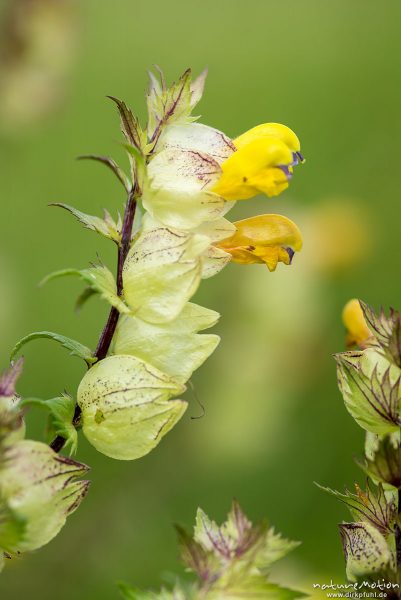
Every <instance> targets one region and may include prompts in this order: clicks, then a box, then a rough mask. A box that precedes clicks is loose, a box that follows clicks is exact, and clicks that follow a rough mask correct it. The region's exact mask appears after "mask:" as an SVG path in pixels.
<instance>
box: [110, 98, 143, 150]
mask: <svg viewBox="0 0 401 600" xmlns="http://www.w3.org/2000/svg"><path fill="white" fill-rule="evenodd" d="M107 97H108V98H109V99H110V100H112V101H113V102H114V103H115V104H116V105H117V108H118V112H119V114H120V120H121V131H122V133H123V135H124V137H125V139H126V140H127V142H128V143H129V144H131V145H132V146H135V147H136V148H137V149H138V150H139V151H141V148H142V135H143V134H142V130H141V127H140V125H139V121H138V119H137V118H136V117H135V116H134V115H133V113H132V111H131V109H130V108H128V106H127V105H126V104H125V102H123V101H122V100H119V99H118V98H116V97H115V96H107Z"/></svg>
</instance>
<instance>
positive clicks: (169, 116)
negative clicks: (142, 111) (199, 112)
mask: <svg viewBox="0 0 401 600" xmlns="http://www.w3.org/2000/svg"><path fill="white" fill-rule="evenodd" d="M199 84H200V85H199ZM197 86H198V89H199V88H200V87H201V82H198V84H197ZM198 95H199V93H198ZM191 96H192V91H191V70H190V69H187V70H186V71H185V73H183V75H181V77H180V78H179V80H178V81H177V83H173V84H172V85H171V86H170V87H169V88H167V89H166V88H165V85H164V82H163V81H162V85H160V84H159V83H158V82H157V80H156V78H155V77H154V76H151V81H150V87H149V92H148V96H147V106H148V136H149V138H150V140H151V142H152V143H154V144H155V143H157V140H158V137H159V135H160V133H161V131H162V129H163V127H165V126H166V125H167V124H171V123H173V122H189V121H190V114H191V110H192V107H193V104H192V98H191ZM195 100H196V92H195Z"/></svg>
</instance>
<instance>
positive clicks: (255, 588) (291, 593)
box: [206, 575, 307, 600]
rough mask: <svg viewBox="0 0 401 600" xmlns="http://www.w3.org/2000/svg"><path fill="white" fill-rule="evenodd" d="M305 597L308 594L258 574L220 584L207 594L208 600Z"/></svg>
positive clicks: (269, 599)
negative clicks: (270, 580)
mask: <svg viewBox="0 0 401 600" xmlns="http://www.w3.org/2000/svg"><path fill="white" fill-rule="evenodd" d="M305 597H307V594H304V593H302V592H297V591H295V590H291V589H289V588H284V587H281V586H280V585H277V584H276V583H270V582H268V581H266V580H265V579H264V577H262V576H258V575H250V576H248V577H245V578H244V577H241V576H240V577H238V580H237V581H233V582H230V583H228V584H227V585H225V586H224V587H223V586H222V587H221V588H220V589H219V587H218V586H216V587H215V588H212V590H211V592H210V593H208V594H207V596H206V598H207V600H242V599H244V600H245V598H246V599H248V598H249V600H295V598H305Z"/></svg>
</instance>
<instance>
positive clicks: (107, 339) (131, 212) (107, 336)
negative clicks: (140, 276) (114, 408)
mask: <svg viewBox="0 0 401 600" xmlns="http://www.w3.org/2000/svg"><path fill="white" fill-rule="evenodd" d="M138 196H139V190H138V187H137V186H136V185H134V186H133V187H132V189H131V190H130V192H129V194H128V199H127V204H126V206H125V212H124V220H123V226H122V230H121V243H120V245H119V247H118V260H117V295H118V296H121V294H122V291H123V267H124V263H125V259H126V258H127V254H128V252H129V249H130V244H131V236H132V226H133V223H134V217H135V210H136V202H137V198H138ZM119 316H120V313H119V312H118V310H117V309H116V308H114V306H113V307H112V308H111V310H110V313H109V316H108V318H107V322H106V325H105V326H104V328H103V331H102V333H101V335H100V338H99V341H98V344H97V347H96V350H95V353H94V356H95V357H96V358H97V359H98V360H102V359H103V358H105V357H106V355H107V352H108V350H109V348H110V344H111V341H112V339H113V335H114V333H115V330H116V327H117V323H118V318H119ZM80 416H81V409H80V407H79V406H78V404H77V405H76V406H75V411H74V417H73V424H74V425H75V426H76V425H77V424H78V422H79V420H80ZM65 441H66V440H65V438H63V436H61V435H58V436H57V437H55V438H54V440H53V441H52V442H51V444H50V447H51V448H52V449H53V450H54V451H55V452H60V450H61V449H62V448H63V446H64V444H65Z"/></svg>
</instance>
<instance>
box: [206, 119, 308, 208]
mask: <svg viewBox="0 0 401 600" xmlns="http://www.w3.org/2000/svg"><path fill="white" fill-rule="evenodd" d="M234 146H235V148H236V151H235V152H234V153H233V154H231V156H229V158H227V159H226V160H225V161H224V162H223V163H222V165H221V169H222V174H221V176H220V179H219V180H218V182H217V183H216V184H215V186H214V187H213V188H212V191H213V192H215V193H216V194H219V195H220V196H222V197H223V198H225V199H226V200H247V199H249V198H253V197H254V196H256V195H257V194H260V193H263V194H266V196H277V195H278V194H281V192H283V191H284V190H285V189H286V188H287V187H288V182H289V180H290V179H291V177H292V172H293V167H294V166H295V165H297V164H298V163H300V162H303V160H304V159H303V157H302V155H301V154H300V143H299V140H298V138H297V136H296V135H295V133H294V132H293V131H292V130H291V129H289V128H288V127H286V126H285V125H281V124H279V123H265V124H262V125H258V126H256V127H253V128H252V129H250V130H249V131H247V132H245V133H244V134H242V135H241V136H239V137H238V138H237V139H236V140H234Z"/></svg>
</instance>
